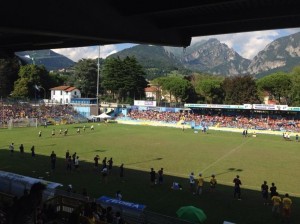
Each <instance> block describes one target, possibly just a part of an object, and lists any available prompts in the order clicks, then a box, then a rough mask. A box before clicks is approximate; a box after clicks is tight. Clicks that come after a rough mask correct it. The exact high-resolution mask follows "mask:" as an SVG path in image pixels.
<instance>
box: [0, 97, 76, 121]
mask: <svg viewBox="0 0 300 224" xmlns="http://www.w3.org/2000/svg"><path fill="white" fill-rule="evenodd" d="M69 116H78V113H77V112H76V111H75V110H74V108H73V106H72V105H45V104H38V105H35V104H30V103H24V102H22V103H20V102H16V103H3V104H2V106H1V107H0V123H1V124H7V122H8V121H9V120H10V119H22V118H38V119H40V120H41V121H45V120H48V119H56V118H64V117H65V118H68V117H69Z"/></svg>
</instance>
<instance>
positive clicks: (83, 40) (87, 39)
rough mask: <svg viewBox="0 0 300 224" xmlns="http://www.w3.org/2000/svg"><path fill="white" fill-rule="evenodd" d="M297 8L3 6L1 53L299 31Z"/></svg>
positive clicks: (277, 2)
mask: <svg viewBox="0 0 300 224" xmlns="http://www.w3.org/2000/svg"><path fill="white" fill-rule="evenodd" d="M299 8H300V1H299V0H189V1H182V0H165V1H134V0H127V1H123V0H122V1H121V0H109V1H94V0H85V1H82V0H73V1H72V2H71V3H70V4H68V3H66V2H65V1H44V4H36V2H35V1H19V0H10V1H3V2H2V3H1V7H0V20H1V24H0V53H2V54H4V53H6V54H8V53H13V52H17V51H25V50H40V49H55V48H66V47H82V46H94V45H107V44H117V43H137V44H153V45H161V46H174V47H176V46H177V47H187V46H189V45H190V44H191V39H192V37H195V36H209V35H215V34H226V33H237V32H247V31H259V30H270V29H281V28H293V27H294V28H295V27H300V10H299ZM49 15H51V16H50V17H49ZM8 18H13V19H8Z"/></svg>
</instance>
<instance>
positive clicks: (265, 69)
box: [110, 32, 300, 77]
mask: <svg viewBox="0 0 300 224" xmlns="http://www.w3.org/2000/svg"><path fill="white" fill-rule="evenodd" d="M126 56H135V57H136V59H137V61H138V62H139V63H140V64H141V65H142V66H143V67H144V68H145V69H146V71H147V74H150V76H155V74H153V73H154V71H156V72H158V73H157V76H160V75H161V73H164V72H163V71H165V72H168V71H169V70H170V69H172V68H173V70H174V68H175V69H177V70H181V71H185V70H189V71H198V72H202V73H209V74H216V75H223V76H233V75H246V74H251V75H254V76H256V77H262V76H264V75H266V74H270V73H274V72H276V71H285V72H289V71H290V70H291V69H292V68H293V67H295V66H297V65H299V64H300V32H298V33H295V34H292V35H289V36H286V37H281V38H278V39H276V40H274V41H272V42H271V43H270V44H268V45H267V46H266V47H265V48H264V49H263V50H262V51H260V52H259V53H258V54H257V55H256V56H255V57H254V58H253V60H249V59H246V58H243V57H242V56H241V55H239V54H238V53H237V52H236V51H235V50H234V49H232V48H229V47H228V46H227V45H226V44H224V43H221V42H220V41H219V40H217V39H214V38H213V39H209V40H202V41H200V42H197V43H195V44H193V45H191V46H189V47H187V48H186V49H184V50H183V49H182V48H176V47H161V46H149V45H137V46H134V47H132V48H128V49H125V50H123V51H120V52H117V53H115V54H113V55H111V56H110V57H120V58H124V57H126ZM164 65H165V66H164Z"/></svg>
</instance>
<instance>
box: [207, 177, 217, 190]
mask: <svg viewBox="0 0 300 224" xmlns="http://www.w3.org/2000/svg"><path fill="white" fill-rule="evenodd" d="M209 184H210V191H211V192H213V191H214V190H215V188H216V185H217V179H216V177H215V175H214V174H212V175H211V179H210V181H209Z"/></svg>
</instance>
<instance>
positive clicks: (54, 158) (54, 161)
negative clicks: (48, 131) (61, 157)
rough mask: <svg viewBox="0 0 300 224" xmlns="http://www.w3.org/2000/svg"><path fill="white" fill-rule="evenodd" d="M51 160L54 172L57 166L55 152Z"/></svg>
mask: <svg viewBox="0 0 300 224" xmlns="http://www.w3.org/2000/svg"><path fill="white" fill-rule="evenodd" d="M50 160H51V170H52V171H54V170H55V165H56V154H55V153H54V151H52V153H51V155H50Z"/></svg>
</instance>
